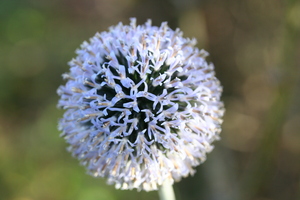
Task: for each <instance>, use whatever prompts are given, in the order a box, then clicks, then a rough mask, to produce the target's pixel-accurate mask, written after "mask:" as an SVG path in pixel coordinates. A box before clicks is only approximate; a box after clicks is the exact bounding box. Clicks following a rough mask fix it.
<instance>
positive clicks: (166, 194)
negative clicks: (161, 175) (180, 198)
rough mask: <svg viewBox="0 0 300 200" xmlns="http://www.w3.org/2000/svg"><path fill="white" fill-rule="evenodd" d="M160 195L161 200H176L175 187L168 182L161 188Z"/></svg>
mask: <svg viewBox="0 0 300 200" xmlns="http://www.w3.org/2000/svg"><path fill="white" fill-rule="evenodd" d="M158 195H159V199H160V200H176V199H175V194H174V190H173V186H172V184H171V183H170V182H169V181H168V180H166V181H165V182H164V183H163V184H162V185H161V186H160V188H159V190H158Z"/></svg>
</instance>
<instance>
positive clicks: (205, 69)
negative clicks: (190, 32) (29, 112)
mask: <svg viewBox="0 0 300 200" xmlns="http://www.w3.org/2000/svg"><path fill="white" fill-rule="evenodd" d="M195 43H196V41H195V40H194V39H193V40H190V39H187V38H183V37H182V33H181V32H180V30H179V29H176V30H175V31H173V30H172V29H170V28H169V27H168V26H167V23H162V24H161V26H160V27H156V26H152V25H151V21H150V20H148V21H147V22H146V23H145V24H144V25H139V26H136V23H135V19H131V23H130V25H123V24H122V23H119V24H118V25H117V26H114V27H111V28H110V29H109V31H108V32H102V33H100V34H99V33H97V34H96V35H95V36H94V37H92V38H91V39H90V41H89V42H84V43H83V44H82V45H81V47H80V49H78V50H77V51H76V53H77V57H76V58H75V59H73V60H72V61H71V62H70V63H69V65H70V66H71V68H70V72H69V73H67V74H64V75H63V77H64V78H65V79H67V83H66V85H64V86H60V87H59V89H58V94H59V95H60V100H59V103H58V106H59V107H60V108H63V109H65V110H66V112H65V114H64V117H63V118H62V119H61V120H60V122H59V128H60V130H61V131H62V135H61V136H62V137H64V138H65V139H66V141H67V142H68V143H69V145H70V146H69V148H68V150H69V151H70V152H72V154H73V156H75V157H76V158H78V159H79V160H80V162H81V163H82V164H83V165H84V166H86V168H87V171H88V173H89V174H91V175H93V176H95V177H106V178H107V180H108V183H109V184H115V186H116V188H121V189H133V188H137V189H138V190H146V191H151V190H156V189H157V187H158V186H159V185H161V184H162V183H163V182H164V181H165V180H167V181H169V182H171V183H174V181H178V180H180V179H181V178H182V177H186V176H187V175H189V174H193V173H194V169H193V168H194V167H195V166H197V165H199V164H200V163H202V162H203V161H204V160H205V159H206V153H208V152H210V151H211V150H212V147H213V146H212V145H211V143H212V142H213V141H214V140H216V139H218V138H219V133H220V131H221V128H220V125H221V123H222V119H221V118H222V116H223V113H224V108H223V103H222V102H221V101H220V96H221V92H222V87H221V86H220V83H219V81H218V80H217V78H216V77H215V73H214V66H213V65H212V64H208V63H207V62H206V61H205V57H206V56H207V55H208V53H207V52H206V51H204V50H199V49H197V48H195V47H194V46H195Z"/></svg>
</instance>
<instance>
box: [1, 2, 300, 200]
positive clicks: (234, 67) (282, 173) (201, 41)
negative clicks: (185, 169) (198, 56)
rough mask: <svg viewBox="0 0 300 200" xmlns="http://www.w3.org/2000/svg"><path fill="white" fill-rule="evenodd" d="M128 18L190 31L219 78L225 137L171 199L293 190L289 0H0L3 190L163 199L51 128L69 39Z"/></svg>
mask: <svg viewBox="0 0 300 200" xmlns="http://www.w3.org/2000/svg"><path fill="white" fill-rule="evenodd" d="M130 17H137V19H138V23H139V24H141V23H144V22H145V21H146V20H147V19H148V18H150V19H152V21H153V24H154V25H160V23H161V22H162V21H168V22H169V25H170V26H171V27H172V28H173V29H175V28H176V27H180V29H181V30H182V31H183V32H184V36H185V37H195V38H197V40H198V47H199V48H204V49H206V50H207V51H209V52H210V57H209V59H210V61H212V62H213V63H214V64H215V67H216V73H217V77H218V78H219V79H220V80H221V82H222V84H223V86H224V95H223V100H224V102H225V106H226V115H225V118H224V124H223V131H222V140H221V141H218V142H216V143H215V149H214V151H213V152H212V153H210V154H209V155H208V159H207V161H206V162H205V163H204V164H203V165H200V166H199V167H197V173H196V175H195V176H194V177H188V178H185V179H183V180H182V181H181V182H179V183H176V184H175V192H176V196H177V199H178V200H200V199H201V200H297V199H300V178H299V177H300V131H299V130H300V103H299V102H300V90H299V88H300V80H299V79H300V78H299V77H300V73H299V70H300V41H299V40H300V20H299V19H300V2H299V1H296V0H286V1H284V0H263V1H262V0H240V1H238V0H199V1H197V0H185V1H183V0H163V1H161V0H89V1H84V0H48V1H46V0H45V1H41V0H2V1H0V199H1V200H2V199H3V200H96V199H97V200H100V199H101V200H102V199H103V200H126V199H143V200H144V199H145V200H150V199H151V200H154V199H157V198H158V195H157V193H156V192H149V193H146V192H139V193H138V192H136V191H119V190H115V189H114V187H113V186H108V185H106V184H105V180H103V179H94V178H92V177H90V176H88V175H86V174H85V170H84V168H83V167H81V166H79V165H78V162H77V160H75V159H74V158H72V157H71V155H70V154H69V153H68V152H66V150H65V148H66V146H67V145H66V144H65V142H64V140H63V139H62V138H59V132H58V131H57V128H56V126H57V121H58V118H60V117H61V115H62V113H63V112H62V111H60V110H57V109H56V102H57V100H58V96H57V95H56V88H57V87H58V86H59V85H61V84H63V83H64V82H63V81H62V78H61V74H62V73H63V72H66V71H68V65H67V62H68V61H69V60H71V58H72V57H74V56H75V53H74V51H75V49H76V48H78V47H79V45H80V44H81V43H82V42H83V41H84V40H88V39H89V38H90V37H92V36H93V35H94V34H95V33H96V32H97V31H99V32H101V31H104V30H107V28H108V27H109V26H111V25H115V24H117V23H118V22H119V21H122V22H123V23H126V24H127V23H128V22H129V18H130Z"/></svg>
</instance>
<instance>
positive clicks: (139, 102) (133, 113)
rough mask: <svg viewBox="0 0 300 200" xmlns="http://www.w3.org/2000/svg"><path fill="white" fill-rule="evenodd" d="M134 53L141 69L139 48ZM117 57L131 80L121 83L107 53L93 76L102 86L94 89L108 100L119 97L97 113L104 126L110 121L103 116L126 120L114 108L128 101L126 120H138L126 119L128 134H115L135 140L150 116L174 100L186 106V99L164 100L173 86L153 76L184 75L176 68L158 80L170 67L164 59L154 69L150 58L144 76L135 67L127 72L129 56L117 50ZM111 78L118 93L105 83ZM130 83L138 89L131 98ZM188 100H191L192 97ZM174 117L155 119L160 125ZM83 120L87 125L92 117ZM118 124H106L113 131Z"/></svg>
mask: <svg viewBox="0 0 300 200" xmlns="http://www.w3.org/2000/svg"><path fill="white" fill-rule="evenodd" d="M136 54H137V59H136V60H135V62H134V63H133V65H134V66H136V67H137V68H138V70H139V71H141V70H142V67H141V64H140V63H141V62H142V58H141V56H140V54H139V52H138V51H137V52H136ZM148 54H149V56H151V52H148ZM116 58H117V61H118V65H122V66H124V68H125V77H127V78H129V80H131V81H132V82H130V86H129V87H128V85H126V86H124V84H123V83H122V82H121V80H120V79H119V78H120V72H119V70H118V69H116V68H115V67H113V66H111V65H110V64H109V62H110V59H108V58H107V57H106V58H105V59H104V61H103V63H102V66H103V68H104V70H103V71H102V72H97V76H96V77H95V80H94V81H95V82H96V83H98V84H102V85H103V86H102V87H101V88H99V89H97V95H99V96H101V97H103V98H104V99H105V100H107V101H113V100H114V98H116V97H118V99H117V101H116V102H114V105H113V106H112V108H113V109H107V110H106V114H105V115H104V116H101V117H98V121H99V122H101V121H103V122H104V123H103V124H102V126H107V125H108V124H110V121H107V122H105V121H106V120H105V119H112V117H115V118H114V119H117V123H121V124H123V123H126V121H125V118H124V117H125V114H124V112H121V111H117V109H124V105H129V106H128V110H129V111H130V114H129V115H128V116H127V118H126V120H127V121H131V120H132V119H138V122H137V123H136V124H133V123H132V122H128V123H127V128H126V131H125V132H131V133H129V135H127V136H124V135H122V134H121V135H120V136H117V137H115V138H119V139H121V138H124V137H126V138H128V140H129V141H130V142H131V143H134V142H135V141H136V139H137V136H138V134H139V133H140V132H141V131H143V130H147V128H148V126H149V121H151V118H155V117H157V116H158V115H159V114H160V113H161V112H162V111H163V110H167V109H169V108H170V107H172V105H174V103H176V104H177V105H178V109H177V111H183V110H184V109H185V107H186V106H187V103H185V102H180V101H173V102H172V103H170V102H169V103H166V102H167V101H168V99H167V94H170V93H172V92H174V91H175V88H174V87H168V88H166V87H165V86H164V84H163V83H159V84H153V82H154V81H155V80H156V81H157V82H163V81H164V80H166V79H169V82H178V81H183V80H186V79H187V76H184V75H179V73H178V72H176V71H175V72H174V73H172V74H166V76H165V77H163V78H162V80H157V79H159V77H160V76H161V75H162V74H165V72H166V71H167V70H168V69H169V68H170V66H168V65H166V64H165V63H163V64H162V65H161V67H160V68H159V69H158V70H154V69H152V67H153V66H154V63H153V62H152V61H151V60H148V63H147V64H148V65H149V66H150V67H149V68H150V70H151V72H150V73H149V74H147V75H146V77H144V78H142V77H141V76H140V74H139V73H138V72H137V71H134V72H133V73H130V72H129V66H128V60H127V59H126V57H125V56H124V55H123V54H122V53H120V52H119V54H118V55H116ZM106 71H110V73H109V74H111V75H112V76H111V77H107V73H106ZM112 77H114V78H112ZM111 78H112V79H113V82H114V84H117V85H119V86H121V88H120V90H121V92H120V93H119V94H118V93H117V92H116V90H115V88H114V87H112V85H110V84H108V79H111ZM85 87H86V88H87V89H92V88H93V86H92V85H90V84H85ZM133 87H136V88H135V89H136V90H137V93H136V94H134V97H135V100H133V99H132V98H128V97H129V96H131V97H132V96H133V95H132V88H133ZM146 87H147V89H146ZM164 90H165V91H166V93H164ZM138 93H139V94H138ZM149 94H151V95H152V96H153V98H154V99H151V100H150V99H149V98H146V96H147V95H149ZM176 94H184V93H183V92H178V91H177V92H175V93H174V94H173V95H176ZM163 101H164V102H165V103H162V102H163ZM86 102H87V103H89V102H90V100H88V99H86ZM191 102H194V101H193V100H191ZM98 103H100V102H98ZM100 104H101V103H100ZM114 108H116V109H114ZM105 109H106V107H105V106H103V107H100V108H98V110H99V111H104V110H105ZM174 117H175V118H176V116H173V115H170V116H168V117H166V116H165V117H164V118H163V119H161V120H158V121H156V125H157V126H159V127H161V128H162V129H163V125H162V123H163V122H166V121H171V120H172V119H174ZM146 119H147V120H146ZM83 124H84V125H85V126H88V127H89V126H91V125H92V123H91V121H85V122H84V123H83ZM132 126H135V127H133V129H132ZM117 128H118V125H112V124H110V125H109V131H110V132H111V133H112V132H114V131H115V130H116V129H117ZM130 129H131V130H130ZM170 129H171V130H172V132H173V133H176V132H177V129H176V128H175V127H170ZM156 131H158V132H160V133H161V134H165V133H164V132H163V131H161V130H158V129H156ZM145 137H146V139H147V140H148V141H149V142H150V141H151V140H153V137H152V138H150V137H149V134H145ZM156 145H157V146H159V148H162V147H161V146H160V145H159V144H156Z"/></svg>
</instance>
